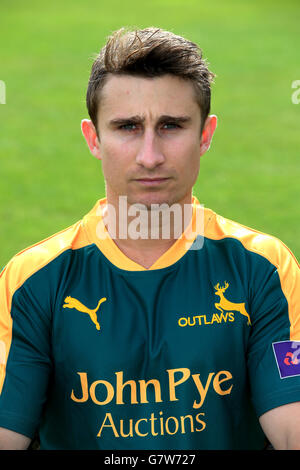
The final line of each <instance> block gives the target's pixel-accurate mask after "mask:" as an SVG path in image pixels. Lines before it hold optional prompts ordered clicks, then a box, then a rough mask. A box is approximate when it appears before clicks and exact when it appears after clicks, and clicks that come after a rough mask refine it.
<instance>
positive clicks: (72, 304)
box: [63, 296, 106, 330]
mask: <svg viewBox="0 0 300 470" xmlns="http://www.w3.org/2000/svg"><path fill="white" fill-rule="evenodd" d="M105 301H106V297H102V299H100V300H99V302H98V305H97V307H96V308H94V309H90V308H88V307H86V306H85V305H83V304H82V303H81V302H79V300H77V299H74V297H70V296H68V297H66V298H65V300H64V302H65V303H64V305H63V308H75V309H76V310H78V312H83V313H87V314H88V315H89V317H90V319H91V320H92V322H93V323H94V324H95V325H96V328H97V330H100V324H99V322H98V318H97V311H98V310H99V307H100V305H101V304H102V303H103V302H105Z"/></svg>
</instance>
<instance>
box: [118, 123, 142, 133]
mask: <svg viewBox="0 0 300 470" xmlns="http://www.w3.org/2000/svg"><path fill="white" fill-rule="evenodd" d="M119 129H120V130H122V131H135V130H136V129H138V125H137V124H135V123H134V122H128V123H126V124H122V125H121V126H119Z"/></svg>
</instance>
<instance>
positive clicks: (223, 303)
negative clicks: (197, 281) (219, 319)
mask: <svg viewBox="0 0 300 470" xmlns="http://www.w3.org/2000/svg"><path fill="white" fill-rule="evenodd" d="M228 287H229V284H228V282H227V281H225V285H224V287H220V283H218V284H217V285H216V286H214V288H215V289H216V292H215V295H218V296H219V297H220V302H218V303H215V307H216V308H217V309H218V310H220V312H222V313H223V311H224V310H225V311H226V312H228V311H230V310H234V311H236V312H240V313H241V314H242V315H245V317H247V318H248V322H247V324H248V325H251V321H250V316H249V313H248V312H247V310H246V309H245V302H243V303H240V304H238V303H235V302H230V300H227V299H226V298H225V297H224V292H225V291H226V289H228Z"/></svg>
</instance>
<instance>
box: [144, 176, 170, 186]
mask: <svg viewBox="0 0 300 470" xmlns="http://www.w3.org/2000/svg"><path fill="white" fill-rule="evenodd" d="M169 179H170V178H161V177H159V178H138V179H136V180H135V181H137V182H138V183H140V184H143V185H146V186H155V185H160V184H163V183H165V182H166V181H168V180H169Z"/></svg>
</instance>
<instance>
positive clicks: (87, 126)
mask: <svg viewBox="0 0 300 470" xmlns="http://www.w3.org/2000/svg"><path fill="white" fill-rule="evenodd" d="M81 131H82V134H83V136H84V138H85V140H86V143H87V144H88V147H89V149H90V151H91V154H92V155H94V157H96V158H97V159H98V160H101V152H100V142H99V139H98V136H97V132H96V129H95V126H94V124H93V123H92V121H91V120H90V119H82V121H81Z"/></svg>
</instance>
